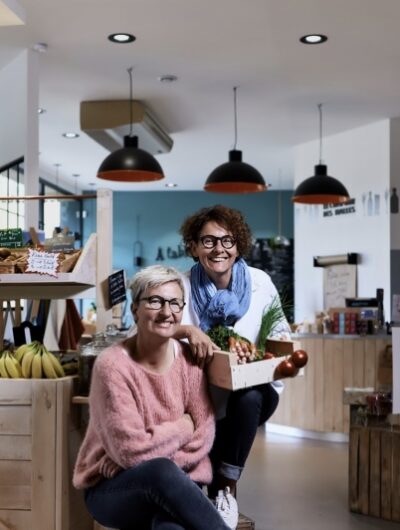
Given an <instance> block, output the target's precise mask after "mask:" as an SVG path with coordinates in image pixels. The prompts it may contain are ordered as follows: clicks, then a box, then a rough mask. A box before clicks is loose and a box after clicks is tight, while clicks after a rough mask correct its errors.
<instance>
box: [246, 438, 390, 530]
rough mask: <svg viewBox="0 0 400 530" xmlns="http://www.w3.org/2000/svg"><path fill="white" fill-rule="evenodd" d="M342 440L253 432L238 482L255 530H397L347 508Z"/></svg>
mask: <svg viewBox="0 0 400 530" xmlns="http://www.w3.org/2000/svg"><path fill="white" fill-rule="evenodd" d="M347 464H348V445H347V443H332V442H322V441H318V440H307V439H304V438H303V439H300V438H294V437H289V436H281V435H277V434H272V433H266V432H265V430H264V429H263V428H260V431H259V433H258V435H257V439H256V441H255V444H254V446H253V449H252V453H251V455H250V458H249V461H248V463H247V466H246V469H245V471H244V473H243V476H242V478H241V480H240V483H239V490H238V502H239V509H240V511H241V512H242V513H244V514H246V515H248V516H250V517H251V518H252V519H254V520H255V522H256V530H400V523H391V522H387V521H383V520H382V519H377V518H373V517H366V516H362V515H357V514H353V513H351V512H349V510H348V507H347Z"/></svg>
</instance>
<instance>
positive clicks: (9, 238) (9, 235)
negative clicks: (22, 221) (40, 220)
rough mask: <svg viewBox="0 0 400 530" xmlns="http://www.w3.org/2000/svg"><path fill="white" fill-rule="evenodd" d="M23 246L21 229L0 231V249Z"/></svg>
mask: <svg viewBox="0 0 400 530" xmlns="http://www.w3.org/2000/svg"><path fill="white" fill-rule="evenodd" d="M23 246H24V243H23V237H22V229H21V228H6V229H4V230H0V247H4V248H21V247H23Z"/></svg>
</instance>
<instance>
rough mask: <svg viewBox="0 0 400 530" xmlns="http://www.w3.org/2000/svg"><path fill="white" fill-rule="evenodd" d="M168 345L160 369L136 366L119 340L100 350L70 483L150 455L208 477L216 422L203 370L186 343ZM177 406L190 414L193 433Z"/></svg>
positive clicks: (87, 481) (81, 483)
mask: <svg viewBox="0 0 400 530" xmlns="http://www.w3.org/2000/svg"><path fill="white" fill-rule="evenodd" d="M175 346H176V347H175V351H176V353H177V355H176V358H175V360H174V362H173V364H172V366H171V367H170V368H169V369H168V371H167V372H166V373H164V374H156V373H152V372H150V371H149V370H146V369H145V368H143V367H142V366H141V365H139V364H138V363H136V362H135V361H133V360H132V358H131V357H130V356H129V354H128V352H127V351H126V350H125V348H124V347H123V346H122V345H120V344H117V345H113V346H111V347H109V348H107V349H106V350H104V351H103V352H102V353H101V354H100V355H99V357H98V358H97V360H96V363H95V365H94V370H93V374H92V381H91V389H90V396H89V407H90V408H89V410H90V419H89V425H88V428H87V432H86V435H85V438H84V440H83V442H82V445H81V448H80V450H79V454H78V458H77V461H76V464H75V470H74V476H73V484H74V486H75V487H76V488H86V487H88V486H92V485H94V484H96V482H98V481H99V480H100V479H101V478H102V477H104V476H106V477H110V476H113V475H115V474H116V473H117V472H118V471H119V470H121V468H122V469H127V468H130V467H132V466H135V465H136V464H139V463H140V462H144V461H146V460H150V459H151V458H156V457H166V458H170V459H171V460H172V461H174V462H175V463H176V464H177V465H178V466H179V467H180V468H182V469H183V470H184V471H186V472H187V473H188V475H189V476H190V477H191V478H192V479H193V480H195V481H197V482H201V483H203V484H207V483H209V482H210V481H211V475H212V472H211V464H210V460H209V458H208V453H209V451H210V449H211V446H212V442H213V439H214V433H215V427H214V414H213V411H212V407H211V403H210V400H209V397H208V392H207V384H206V379H205V375H204V372H203V370H201V369H200V368H199V367H198V366H196V365H195V364H194V362H193V361H192V357H191V353H190V351H188V346H187V345H186V344H183V343H181V342H178V341H175ZM184 413H189V414H190V415H191V417H192V419H193V422H194V425H195V432H194V433H193V432H192V428H191V426H190V423H189V422H188V421H187V420H186V419H184V418H183V414H184Z"/></svg>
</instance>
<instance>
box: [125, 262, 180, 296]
mask: <svg viewBox="0 0 400 530" xmlns="http://www.w3.org/2000/svg"><path fill="white" fill-rule="evenodd" d="M169 282H176V283H177V284H178V285H179V287H180V288H181V291H182V298H184V295H185V290H184V287H183V282H182V277H181V273H180V272H179V271H177V270H176V269H174V268H173V267H165V266H163V265H150V267H146V268H144V269H142V270H141V271H139V272H137V273H136V274H135V275H134V276H133V278H132V279H131V281H130V283H129V289H130V291H131V295H132V302H133V303H135V302H137V301H138V300H139V298H140V297H141V296H142V294H143V293H144V292H145V291H147V289H151V288H153V287H159V286H160V285H164V283H169Z"/></svg>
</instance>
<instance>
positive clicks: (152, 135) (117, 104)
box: [80, 99, 174, 155]
mask: <svg viewBox="0 0 400 530" xmlns="http://www.w3.org/2000/svg"><path fill="white" fill-rule="evenodd" d="M129 103H130V102H129V100H128V99H127V100H106V101H82V102H81V106H80V125H81V130H82V131H83V132H85V133H86V134H87V135H88V136H90V137H91V138H93V140H95V141H96V142H97V143H99V144H100V145H102V146H103V147H104V148H105V149H107V150H108V151H110V152H113V151H116V150H117V149H120V148H121V147H123V145H124V136H126V135H129V134H130V108H129ZM132 136H137V137H138V138H139V145H140V147H141V148H142V149H144V150H145V151H148V152H149V153H151V154H153V155H156V154H161V153H168V152H169V151H171V149H172V146H173V143H174V142H173V140H172V138H171V137H170V136H169V135H168V133H167V132H166V131H165V130H164V129H163V127H162V126H161V125H160V123H159V122H158V121H157V120H156V118H155V117H154V116H153V115H152V114H151V113H150V112H149V110H148V109H147V108H146V107H145V106H144V105H143V103H141V102H140V101H133V105H132Z"/></svg>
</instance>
